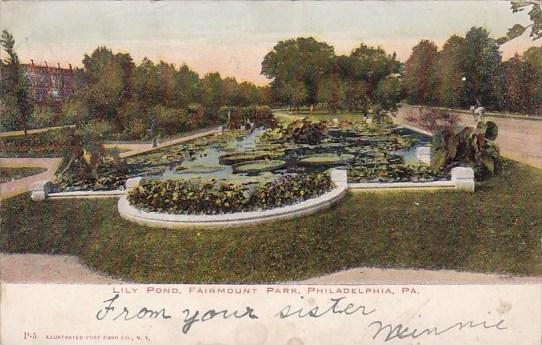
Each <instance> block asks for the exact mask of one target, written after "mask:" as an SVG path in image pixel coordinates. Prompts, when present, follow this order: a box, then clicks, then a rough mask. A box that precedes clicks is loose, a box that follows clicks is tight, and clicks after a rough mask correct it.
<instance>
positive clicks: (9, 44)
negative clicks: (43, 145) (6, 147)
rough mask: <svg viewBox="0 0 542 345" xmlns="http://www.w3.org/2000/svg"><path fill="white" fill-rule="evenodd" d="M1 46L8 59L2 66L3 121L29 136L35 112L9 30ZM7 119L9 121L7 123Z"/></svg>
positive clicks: (1, 38)
mask: <svg viewBox="0 0 542 345" xmlns="http://www.w3.org/2000/svg"><path fill="white" fill-rule="evenodd" d="M0 44H1V45H2V48H3V49H4V52H5V53H6V57H5V58H4V59H3V60H2V61H1V64H0V99H1V101H2V109H0V110H1V112H2V117H5V118H4V119H3V120H2V123H3V124H6V122H8V123H7V124H6V125H7V126H6V127H8V128H9V127H12V128H13V127H15V128H22V129H23V130H24V135H27V130H28V122H29V120H30V115H31V114H32V111H33V108H34V106H33V102H32V100H31V98H30V95H29V90H28V86H27V84H26V80H25V76H24V70H23V67H22V66H21V64H20V62H19V56H18V55H17V53H16V52H15V39H14V38H13V35H12V34H11V33H10V32H8V31H7V30H3V31H2V35H1V37H0ZM6 119H7V121H6ZM9 122H11V123H9Z"/></svg>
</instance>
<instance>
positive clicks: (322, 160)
mask: <svg viewBox="0 0 542 345" xmlns="http://www.w3.org/2000/svg"><path fill="white" fill-rule="evenodd" d="M353 160H354V155H351V154H343V155H340V156H339V155H337V154H335V153H319V154H314V155H310V156H305V157H303V158H301V159H300V160H299V163H301V164H304V165H339V164H344V163H349V162H351V161H353Z"/></svg>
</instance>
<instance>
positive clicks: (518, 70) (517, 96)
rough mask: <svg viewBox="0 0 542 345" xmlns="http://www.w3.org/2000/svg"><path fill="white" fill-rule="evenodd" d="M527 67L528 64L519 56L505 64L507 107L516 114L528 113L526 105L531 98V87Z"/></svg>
mask: <svg viewBox="0 0 542 345" xmlns="http://www.w3.org/2000/svg"><path fill="white" fill-rule="evenodd" d="M526 67H527V65H526V63H525V62H524V61H523V59H522V57H521V56H520V55H518V54H516V55H515V56H514V57H513V58H511V59H509V60H508V61H506V62H505V63H504V76H505V82H506V89H505V95H506V97H505V100H506V104H505V106H506V109H508V110H511V111H514V112H526V111H527V107H526V103H527V102H528V99H530V98H531V97H530V96H531V95H530V86H531V85H529V82H528V79H529V76H528V71H527V70H526ZM529 72H530V71H529Z"/></svg>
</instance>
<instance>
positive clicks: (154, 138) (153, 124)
mask: <svg viewBox="0 0 542 345" xmlns="http://www.w3.org/2000/svg"><path fill="white" fill-rule="evenodd" d="M149 134H150V136H151V139H152V147H157V146H158V138H157V136H156V118H153V119H152V121H151V128H149Z"/></svg>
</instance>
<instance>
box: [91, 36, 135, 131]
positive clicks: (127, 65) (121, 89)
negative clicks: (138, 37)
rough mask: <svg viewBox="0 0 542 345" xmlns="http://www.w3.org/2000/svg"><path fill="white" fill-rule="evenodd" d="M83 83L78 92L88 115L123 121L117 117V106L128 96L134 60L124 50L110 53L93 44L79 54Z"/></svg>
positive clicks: (111, 121)
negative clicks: (86, 106) (83, 55)
mask: <svg viewBox="0 0 542 345" xmlns="http://www.w3.org/2000/svg"><path fill="white" fill-rule="evenodd" d="M83 66H84V68H83V74H84V77H83V78H84V80H85V85H84V87H83V90H82V96H83V98H84V99H85V101H86V103H87V105H88V108H89V112H90V115H91V117H92V118H94V119H100V120H105V121H108V122H110V123H116V124H117V126H118V127H120V128H121V129H122V128H123V127H124V126H125V125H127V124H123V123H119V122H118V121H117V114H118V109H119V108H120V106H122V104H124V103H125V102H126V101H127V100H129V99H130V95H131V94H132V92H131V90H130V87H131V78H132V73H133V68H134V64H133V62H132V58H131V57H130V56H129V55H128V54H113V52H112V51H111V49H109V48H106V47H98V48H96V49H95V50H94V51H93V52H92V54H91V55H87V54H85V57H84V58H83Z"/></svg>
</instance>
